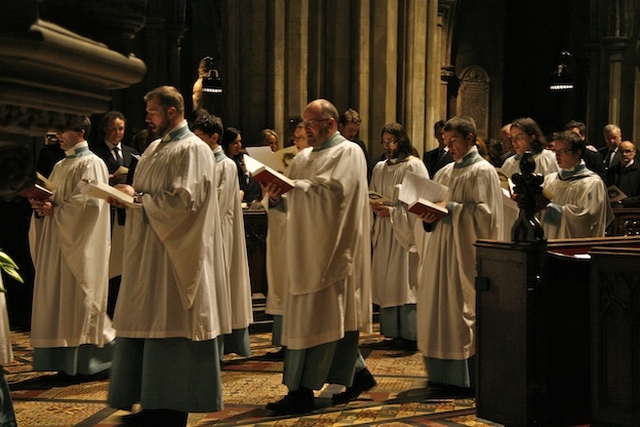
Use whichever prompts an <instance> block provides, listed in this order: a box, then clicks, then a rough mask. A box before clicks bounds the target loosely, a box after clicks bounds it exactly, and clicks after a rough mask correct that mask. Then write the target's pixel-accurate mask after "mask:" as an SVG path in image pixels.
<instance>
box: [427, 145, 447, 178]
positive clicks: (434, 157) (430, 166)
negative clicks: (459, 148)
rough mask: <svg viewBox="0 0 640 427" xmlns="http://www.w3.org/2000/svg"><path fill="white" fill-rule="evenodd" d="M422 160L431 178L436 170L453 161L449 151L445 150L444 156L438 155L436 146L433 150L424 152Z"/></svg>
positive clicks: (438, 149) (438, 151)
mask: <svg viewBox="0 0 640 427" xmlns="http://www.w3.org/2000/svg"><path fill="white" fill-rule="evenodd" d="M423 160H424V164H425V166H426V167H427V170H428V171H429V176H430V177H431V178H432V179H433V177H434V176H435V175H436V172H438V171H439V170H440V169H442V167H443V166H445V165H448V164H449V163H451V162H453V157H452V156H451V153H450V152H449V151H447V153H446V154H445V155H444V156H442V157H440V148H436V149H435V150H431V151H427V152H426V153H424V156H423Z"/></svg>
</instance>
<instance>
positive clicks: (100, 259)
mask: <svg viewBox="0 0 640 427" xmlns="http://www.w3.org/2000/svg"><path fill="white" fill-rule="evenodd" d="M74 149H75V152H76V153H77V154H76V155H74V156H71V157H67V158H65V159H62V160H61V161H59V162H58V163H56V165H55V166H54V168H53V171H52V172H51V176H50V177H49V179H50V181H51V182H52V183H53V185H54V186H55V188H56V189H55V191H54V193H53V196H52V197H51V200H52V202H53V204H54V206H55V207H54V211H53V216H48V217H45V218H44V219H34V220H33V221H41V222H42V224H41V227H36V228H34V230H36V229H39V230H38V231H39V233H38V236H37V237H36V240H37V253H36V257H35V260H34V261H35V263H34V264H35V269H36V276H35V280H34V294H33V316H32V325H31V344H32V345H33V347H38V348H53V347H78V346H80V345H81V344H94V345H96V346H98V347H102V346H104V344H106V343H108V342H111V341H112V340H113V339H114V338H115V331H114V329H113V328H112V327H111V321H110V320H109V317H108V316H107V314H106V308H107V292H108V281H109V278H108V268H109V252H110V230H109V228H110V224H109V206H108V204H107V202H106V201H105V200H102V199H97V198H94V197H89V196H88V195H86V194H85V193H82V192H81V191H80V190H81V188H82V187H83V186H84V185H85V182H84V181H83V180H95V181H98V182H102V183H105V184H106V183H107V182H108V172H107V167H106V165H105V164H104V162H103V161H102V159H100V158H99V157H98V156H96V155H94V154H93V153H91V152H90V151H88V146H87V143H86V142H81V143H79V144H77V145H76V146H75V147H74ZM74 149H72V150H74ZM33 221H32V222H33Z"/></svg>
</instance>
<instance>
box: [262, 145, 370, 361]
mask: <svg viewBox="0 0 640 427" xmlns="http://www.w3.org/2000/svg"><path fill="white" fill-rule="evenodd" d="M325 144H326V145H327V148H324V149H322V150H319V151H313V150H312V149H311V148H307V149H304V150H302V151H300V153H298V154H297V155H296V157H295V158H294V159H293V161H292V163H291V166H290V167H289V169H288V170H287V175H288V176H289V177H290V178H292V179H294V180H296V186H295V188H294V189H292V190H291V191H289V192H288V193H286V194H285V195H284V197H283V198H284V199H285V200H284V203H285V204H286V207H285V208H284V211H282V210H280V209H279V208H278V207H275V208H271V209H269V216H270V217H271V216H272V215H286V227H285V229H284V230H282V232H283V233H284V234H285V246H284V253H283V255H282V256H283V257H284V258H285V259H286V261H287V278H286V280H285V281H286V292H285V295H284V309H283V326H282V344H283V345H285V346H287V348H288V349H291V350H303V349H307V348H311V347H314V346H318V345H321V344H325V343H329V342H333V341H338V340H340V339H342V338H343V337H344V336H345V332H347V331H364V332H369V331H370V330H371V257H370V251H371V247H370V243H371V239H370V228H371V220H370V218H371V212H370V210H369V203H368V191H367V188H368V185H367V177H366V160H365V157H364V155H363V153H362V150H361V149H360V147H358V145H356V144H353V143H351V142H350V141H348V140H347V139H345V138H344V137H343V136H342V135H340V134H339V133H336V134H335V135H333V136H332V137H331V138H330V139H329V141H327V142H326V143H325ZM274 223H275V222H274ZM271 224H272V221H271V220H270V222H269V226H271ZM271 232H272V230H270V233H271ZM273 232H278V230H273Z"/></svg>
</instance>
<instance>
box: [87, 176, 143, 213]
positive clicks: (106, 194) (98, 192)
mask: <svg viewBox="0 0 640 427" xmlns="http://www.w3.org/2000/svg"><path fill="white" fill-rule="evenodd" d="M80 191H81V192H83V193H85V194H87V195H89V196H91V197H97V198H99V199H105V200H107V199H109V198H113V199H117V200H120V201H121V202H122V203H124V204H125V205H127V206H128V207H130V208H141V207H142V203H135V202H134V201H133V197H132V196H130V195H128V194H126V193H123V192H122V191H120V190H118V189H115V188H113V187H111V186H110V185H108V184H103V183H102V182H96V181H89V182H87V184H86V185H85V186H84V187H82V188H81V189H80Z"/></svg>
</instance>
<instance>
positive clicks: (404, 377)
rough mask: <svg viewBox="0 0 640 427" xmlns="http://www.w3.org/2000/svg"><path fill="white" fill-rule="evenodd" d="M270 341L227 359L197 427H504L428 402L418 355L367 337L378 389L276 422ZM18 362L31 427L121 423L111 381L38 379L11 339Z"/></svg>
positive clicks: (16, 390) (463, 404) (18, 402)
mask: <svg viewBox="0 0 640 427" xmlns="http://www.w3.org/2000/svg"><path fill="white" fill-rule="evenodd" d="M270 340H271V335H270V334H269V333H254V334H252V336H251V341H252V351H253V356H252V357H251V358H239V357H229V356H227V357H225V360H224V362H223V372H222V383H223V389H224V404H225V409H224V410H223V411H220V412H215V413H209V414H190V415H189V421H188V425H189V426H190V427H195V426H198V427H204V426H240V425H242V426H320V425H322V426H365V425H375V426H386V427H391V426H393V427H399V426H475V427H483V426H498V424H495V423H491V422H488V421H484V420H480V419H478V418H476V417H475V415H474V414H475V401H474V399H425V394H424V388H425V386H426V373H425V371H424V366H423V363H422V360H421V357H420V355H419V354H418V353H406V352H405V353H403V352H399V351H391V350H385V349H379V348H376V347H377V346H376V344H379V343H380V341H381V340H382V338H381V337H380V335H378V334H371V335H366V336H362V337H361V344H362V352H363V355H364V356H365V357H366V361H367V366H368V368H369V370H370V371H371V372H372V373H373V375H374V376H375V378H376V380H377V381H378V385H377V386H376V387H375V388H373V389H372V390H371V391H370V392H368V393H363V394H362V395H361V396H360V398H359V399H358V400H357V401H354V402H350V403H349V404H347V405H337V406H331V395H332V394H333V393H336V392H339V391H341V388H340V386H337V385H327V386H325V388H323V389H322V390H320V391H317V392H316V406H317V409H316V410H315V411H314V412H313V413H311V414H307V415H305V416H294V417H273V416H269V412H267V411H266V410H265V409H264V405H265V404H266V403H268V402H271V401H274V400H278V399H280V398H281V397H282V396H283V395H284V394H286V387H285V386H284V385H282V384H281V381H282V362H273V361H269V360H265V358H264V355H265V354H266V353H267V352H269V351H273V350H274V349H273V348H272V347H271V345H270ZM12 342H13V348H14V358H15V360H14V362H13V363H11V364H9V365H7V366H5V367H4V368H5V372H6V374H7V379H8V381H9V385H10V388H11V396H12V398H13V402H14V407H15V411H16V416H17V419H18V423H19V425H20V426H24V427H43V426H47V427H67V426H68V427H71V426H76V427H89V426H98V427H108V426H114V425H117V424H118V422H119V417H120V415H124V414H126V413H127V412H124V411H116V410H114V409H112V408H109V407H108V406H107V404H106V400H107V389H108V379H106V378H105V379H98V380H94V381H88V382H77V383H75V384H70V383H69V380H68V378H65V379H61V378H60V377H59V376H58V375H56V373H55V372H44V373H43V372H34V371H32V367H31V351H32V349H31V347H30V344H29V336H28V334H25V333H14V334H13V336H12Z"/></svg>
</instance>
